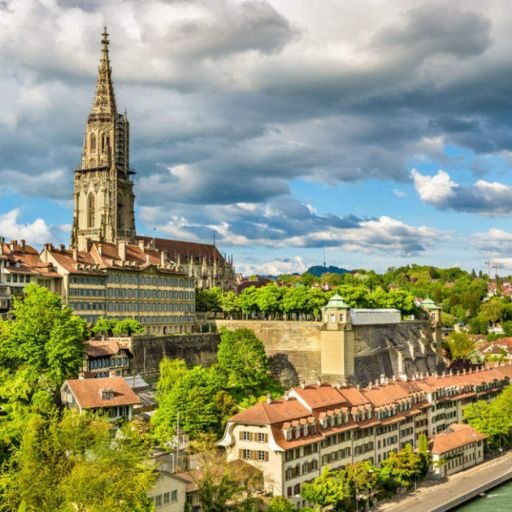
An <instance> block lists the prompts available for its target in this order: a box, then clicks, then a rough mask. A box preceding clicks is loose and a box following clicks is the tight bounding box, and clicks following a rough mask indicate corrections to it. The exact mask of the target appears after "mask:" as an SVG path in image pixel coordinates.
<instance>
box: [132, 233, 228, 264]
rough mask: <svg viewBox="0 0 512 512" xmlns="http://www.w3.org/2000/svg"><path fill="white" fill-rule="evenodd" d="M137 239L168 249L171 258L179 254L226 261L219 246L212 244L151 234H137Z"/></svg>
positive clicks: (161, 248)
mask: <svg viewBox="0 0 512 512" xmlns="http://www.w3.org/2000/svg"><path fill="white" fill-rule="evenodd" d="M136 239H137V240H142V241H144V244H145V245H146V246H148V247H152V246H153V245H154V247H155V249H157V250H161V251H167V253H168V254H169V257H170V258H171V259H176V257H177V255H178V254H179V255H180V256H181V258H182V259H183V258H187V259H188V257H189V256H191V257H193V258H200V259H202V258H203V257H206V259H207V260H209V261H215V260H217V261H218V262H224V258H223V256H222V254H221V253H220V252H219V250H218V249H217V247H215V246H214V245H211V244H200V243H196V242H184V241H182V240H168V239H166V238H153V237H150V236H137V237H136ZM182 263H183V261H182Z"/></svg>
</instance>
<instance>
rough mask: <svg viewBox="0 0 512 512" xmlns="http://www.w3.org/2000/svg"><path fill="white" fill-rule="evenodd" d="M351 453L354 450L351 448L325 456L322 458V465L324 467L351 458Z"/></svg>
mask: <svg viewBox="0 0 512 512" xmlns="http://www.w3.org/2000/svg"><path fill="white" fill-rule="evenodd" d="M357 448H359V447H357ZM357 448H356V450H357ZM351 453H352V450H351V449H350V448H343V449H342V450H337V451H335V452H332V453H328V454H327V455H324V456H323V457H322V464H323V465H325V464H330V463H331V462H335V461H337V460H342V459H345V458H347V457H350V455H351ZM356 455H357V454H356Z"/></svg>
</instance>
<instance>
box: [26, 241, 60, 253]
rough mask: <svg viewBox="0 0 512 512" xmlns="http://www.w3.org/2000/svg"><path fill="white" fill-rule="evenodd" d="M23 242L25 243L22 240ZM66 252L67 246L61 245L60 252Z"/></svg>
mask: <svg viewBox="0 0 512 512" xmlns="http://www.w3.org/2000/svg"><path fill="white" fill-rule="evenodd" d="M22 242H23V240H22ZM22 245H23V244H22ZM65 250H66V246H65V245H64V244H59V251H60V252H64V251H65Z"/></svg>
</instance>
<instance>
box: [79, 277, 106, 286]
mask: <svg viewBox="0 0 512 512" xmlns="http://www.w3.org/2000/svg"><path fill="white" fill-rule="evenodd" d="M71 283H73V284H99V285H104V284H105V277H97V276H81V277H77V276H71Z"/></svg>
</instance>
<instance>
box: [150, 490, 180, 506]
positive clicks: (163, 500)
mask: <svg viewBox="0 0 512 512" xmlns="http://www.w3.org/2000/svg"><path fill="white" fill-rule="evenodd" d="M152 501H153V504H154V506H155V508H160V507H163V506H164V505H169V503H175V502H176V501H178V491H177V490H174V491H171V492H164V493H163V494H158V495H157V496H154V497H153V498H152Z"/></svg>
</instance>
